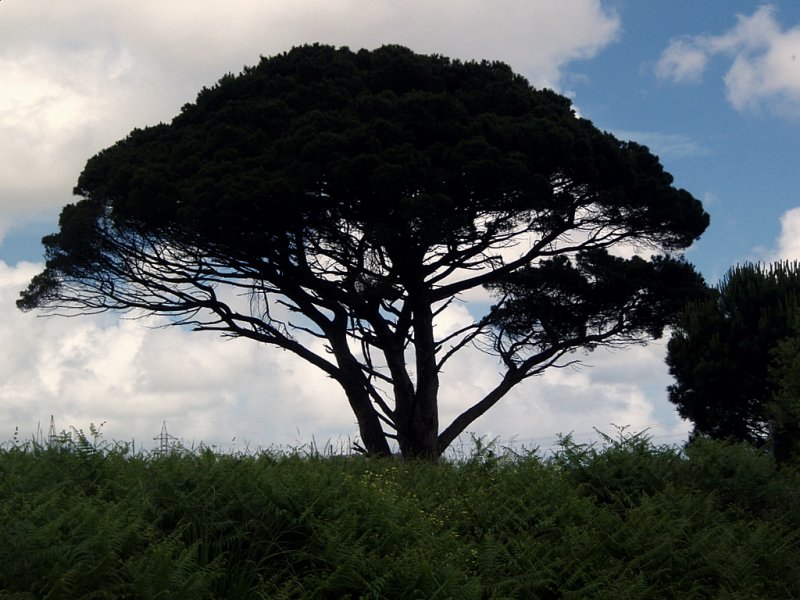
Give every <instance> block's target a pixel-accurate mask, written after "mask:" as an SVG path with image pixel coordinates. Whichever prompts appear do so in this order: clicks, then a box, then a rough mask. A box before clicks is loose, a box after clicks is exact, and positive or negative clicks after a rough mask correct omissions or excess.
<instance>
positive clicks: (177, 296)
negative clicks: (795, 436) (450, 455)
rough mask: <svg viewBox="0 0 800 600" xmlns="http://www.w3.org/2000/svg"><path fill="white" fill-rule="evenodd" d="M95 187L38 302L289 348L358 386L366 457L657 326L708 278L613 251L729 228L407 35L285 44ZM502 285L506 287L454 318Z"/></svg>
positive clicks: (569, 116)
mask: <svg viewBox="0 0 800 600" xmlns="http://www.w3.org/2000/svg"><path fill="white" fill-rule="evenodd" d="M75 193H76V194H77V195H79V196H81V197H82V200H80V201H79V202H78V203H76V204H74V205H70V206H67V207H66V208H64V210H63V212H62V214H61V219H60V231H59V233H57V234H54V235H51V236H48V237H46V238H45V239H44V244H45V246H46V251H47V267H46V269H45V271H44V272H43V273H41V274H40V275H38V276H37V277H36V278H35V279H34V280H33V281H32V282H31V285H30V287H29V288H28V289H27V290H26V291H25V292H23V293H22V297H21V299H20V300H19V306H20V307H21V308H23V309H31V308H34V307H43V308H47V309H49V310H51V311H59V312H68V313H73V314H74V313H76V312H77V313H80V312H92V311H105V310H109V309H111V310H121V311H124V310H131V309H135V310H139V311H143V312H145V313H155V314H165V315H173V316H174V317H175V318H174V322H175V323H176V324H182V325H189V326H192V327H194V328H195V329H197V330H212V331H219V332H222V333H223V334H224V335H228V336H239V337H246V338H250V339H253V340H256V341H259V342H263V343H267V344H272V345H275V346H279V347H281V348H283V349H286V350H290V351H291V352H294V353H295V354H297V355H298V356H299V357H301V358H303V359H305V360H306V361H308V362H309V363H311V364H313V365H314V366H316V367H318V368H320V369H322V370H323V371H324V372H325V373H327V374H328V375H329V376H330V377H332V378H333V379H334V380H336V381H337V382H338V383H339V384H340V385H341V387H342V388H343V390H344V392H345V393H346V396H347V399H348V401H349V403H350V407H351V408H352V410H353V412H354V413H355V416H356V419H357V421H358V424H359V429H360V433H361V439H362V442H363V444H364V446H365V448H366V449H367V450H368V451H370V452H373V453H376V454H387V453H389V451H390V446H389V443H388V440H389V439H396V440H397V442H398V444H399V447H400V451H401V452H402V454H403V456H405V457H424V458H435V457H437V456H439V455H440V454H441V453H442V452H443V451H444V449H445V448H447V446H448V445H449V444H450V443H451V442H452V441H453V440H454V439H455V438H456V436H457V435H458V434H459V433H460V432H462V431H463V430H464V428H465V427H467V426H468V425H469V424H470V423H472V422H473V421H474V420H475V419H476V418H478V417H479V416H481V415H482V414H484V413H485V412H486V411H487V410H488V409H489V408H491V407H492V406H494V405H495V404H496V403H497V402H498V401H499V400H500V399H501V398H502V397H503V396H504V395H505V394H506V393H507V392H508V391H509V390H510V389H511V388H512V387H513V386H515V385H517V384H518V383H520V382H521V381H523V380H524V379H526V378H528V377H531V376H532V375H535V374H537V373H541V372H542V371H543V370H544V369H546V368H547V367H549V366H551V365H556V364H564V362H565V361H566V360H568V359H567V358H565V357H566V355H567V354H569V353H571V352H573V351H575V350H576V349H580V348H584V349H592V348H594V347H596V346H599V345H604V344H626V343H631V342H641V341H643V340H645V339H646V338H647V337H649V336H657V335H659V334H660V333H661V330H662V327H663V326H664V324H665V323H667V322H669V321H670V319H671V318H672V317H673V316H674V315H675V314H676V311H677V309H678V307H680V306H682V304H683V302H684V301H685V299H686V297H687V294H690V293H691V292H692V290H694V289H696V287H697V286H698V285H699V282H700V279H699V277H698V276H697V274H696V273H695V272H694V270H693V269H692V268H691V266H689V265H688V264H686V263H684V262H682V261H681V260H680V259H679V258H675V257H671V256H670V255H669V254H665V255H662V256H660V257H657V258H653V259H651V260H644V259H642V258H638V257H634V258H629V259H624V258H618V257H615V256H612V255H611V254H609V250H610V249H612V248H614V247H619V246H627V245H631V244H632V245H638V247H640V248H650V249H652V250H653V251H654V252H655V253H659V252H661V253H669V252H673V251H677V250H680V249H682V248H685V247H686V246H688V245H689V244H690V243H692V241H694V240H695V239H696V238H697V237H698V236H699V235H700V234H701V233H702V232H703V230H704V229H705V228H706V226H707V224H708V215H707V214H706V213H705V212H704V211H703V209H702V206H701V204H700V202H698V201H697V200H696V199H695V198H693V197H692V196H691V195H690V194H689V193H688V192H686V191H684V190H678V189H675V188H674V187H673V186H672V177H671V176H670V175H669V174H668V173H666V172H665V171H664V170H663V168H662V167H661V165H660V164H659V162H658V159H657V158H656V157H655V156H653V155H652V154H650V152H649V151H648V150H647V148H645V147H643V146H640V145H638V144H635V143H633V142H622V141H619V140H617V139H615V138H614V137H613V136H611V135H609V134H607V133H603V132H601V131H599V130H597V129H596V128H595V127H594V126H593V125H592V124H591V123H590V122H589V121H587V120H584V119H580V118H577V117H576V116H575V114H574V113H573V111H572V110H571V108H570V103H569V101H568V100H567V99H565V98H563V97H561V96H559V95H557V94H555V93H553V92H550V91H536V90H534V89H532V88H531V86H530V85H529V84H528V82H527V81H526V80H525V79H523V78H522V77H520V76H519V75H515V74H514V73H513V72H512V71H511V70H510V69H509V68H508V67H507V66H506V65H504V64H501V63H489V62H480V63H476V62H458V61H452V60H449V59H447V58H444V57H441V56H421V55H417V54H414V53H413V52H411V51H409V50H407V49H405V48H402V47H397V46H387V47H383V48H380V49H378V50H375V51H371V52H370V51H363V50H362V51H360V52H351V51H350V50H348V49H347V48H339V49H336V48H332V47H328V46H318V45H315V46H305V47H300V48H295V49H294V50H292V51H291V52H288V53H286V54H282V55H279V56H275V57H272V58H266V59H263V60H262V61H261V63H260V64H259V65H258V66H256V67H252V68H248V69H246V70H245V71H244V72H243V73H242V74H241V75H239V76H233V75H228V76H226V77H224V78H223V79H222V80H221V81H220V82H219V83H218V84H217V85H216V86H215V87H213V88H212V89H204V90H202V91H201V92H200V94H199V95H198V97H197V101H196V103H194V104H190V105H187V106H184V108H183V110H182V112H181V114H180V115H178V116H177V117H176V118H175V119H174V120H173V121H172V122H171V124H162V125H158V126H155V127H149V128H147V129H144V130H135V131H133V132H132V133H131V134H130V135H129V136H128V137H127V138H125V139H124V140H122V141H120V142H119V143H117V144H116V145H114V146H113V147H111V148H109V149H107V150H104V151H102V152H100V153H99V154H98V155H97V156H95V157H93V158H92V159H91V160H89V162H88V163H87V165H86V168H85V170H84V171H83V173H82V174H81V176H80V179H79V181H78V185H77V187H76V189H75ZM484 286H485V287H488V288H489V289H490V290H491V291H492V292H494V294H495V303H494V304H493V305H490V303H488V302H484V303H478V304H475V305H474V306H473V307H472V308H473V309H474V314H475V320H474V322H473V323H471V324H470V325H468V326H466V327H464V328H462V329H461V330H459V331H450V332H440V331H439V330H437V328H436V327H435V323H436V320H437V317H438V316H439V315H440V314H441V313H442V311H444V310H445V309H446V308H447V307H448V306H449V305H450V304H451V303H452V302H453V301H454V300H456V299H458V298H459V297H461V296H462V295H463V294H465V293H466V292H468V291H470V290H474V289H476V288H477V289H481V288H482V287H484ZM226 288H227V289H232V290H234V291H236V290H239V291H240V292H243V293H244V294H245V295H246V296H247V297H249V300H250V302H249V304H247V305H246V306H242V305H241V302H239V303H237V302H236V301H232V300H231V297H232V295H230V294H229V295H226V293H225V290H226ZM479 311H482V313H481V314H478V312H479ZM301 334H302V335H310V336H313V337H314V338H317V339H319V340H322V341H324V344H325V350H324V351H320V350H319V349H316V348H315V346H316V345H314V344H308V343H303V341H302V336H301ZM299 336H300V337H299ZM471 345H477V346H478V347H480V348H481V349H484V350H488V351H490V352H493V353H495V354H496V355H497V356H498V358H499V362H500V364H501V365H502V370H501V375H500V377H499V379H498V381H497V382H495V384H493V387H491V389H487V390H486V393H485V395H484V396H483V397H480V398H474V399H472V400H471V406H470V407H469V408H468V409H467V410H466V411H465V412H464V413H463V414H461V415H460V416H459V417H458V418H456V419H455V421H454V422H452V423H450V424H448V425H447V426H446V427H444V428H440V425H439V414H438V412H439V411H438V404H437V402H438V394H439V373H440V371H441V370H442V368H443V366H444V365H445V364H446V363H447V361H449V360H451V359H452V358H453V357H454V356H455V355H456V354H457V353H458V352H459V351H460V350H463V349H464V348H466V347H468V346H471Z"/></svg>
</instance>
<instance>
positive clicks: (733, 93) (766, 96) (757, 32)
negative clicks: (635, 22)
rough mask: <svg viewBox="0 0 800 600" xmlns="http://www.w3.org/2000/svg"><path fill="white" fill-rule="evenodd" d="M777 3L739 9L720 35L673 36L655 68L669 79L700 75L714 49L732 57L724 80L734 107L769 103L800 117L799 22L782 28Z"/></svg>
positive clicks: (770, 107)
mask: <svg viewBox="0 0 800 600" xmlns="http://www.w3.org/2000/svg"><path fill="white" fill-rule="evenodd" d="M777 17H778V13H777V9H776V8H775V6H773V5H764V6H761V7H760V8H759V9H758V10H756V11H755V12H754V13H753V14H752V15H750V16H746V15H738V16H737V23H736V25H735V26H734V27H733V28H731V29H730V30H729V31H727V32H725V33H723V34H720V35H716V36H715V35H700V36H693V37H684V38H680V39H676V40H673V41H672V43H671V44H670V45H669V46H668V47H667V49H666V50H665V51H664V52H663V54H662V55H661V58H660V60H659V61H658V64H657V65H656V74H657V75H658V76H659V77H660V78H662V79H667V80H670V81H673V82H696V81H700V80H701V78H702V75H703V72H704V71H705V69H706V67H707V66H708V64H709V61H710V59H711V58H712V57H713V56H715V55H720V54H721V55H725V56H729V57H731V58H732V59H733V62H732V64H731V66H730V68H729V69H728V71H727V72H726V74H725V77H724V81H725V87H726V93H727V98H728V101H729V102H730V103H731V104H732V105H733V106H734V108H736V109H737V110H756V111H757V110H761V109H768V110H771V111H774V112H775V113H778V114H782V115H788V116H792V117H800V108H798V106H799V105H800V26H795V27H792V28H790V29H785V30H784V29H783V28H782V27H781V24H780V23H779V22H778V18H777Z"/></svg>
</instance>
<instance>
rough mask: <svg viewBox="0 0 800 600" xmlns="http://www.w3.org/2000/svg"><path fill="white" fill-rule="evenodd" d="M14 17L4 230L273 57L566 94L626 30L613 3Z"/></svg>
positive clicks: (2, 183)
mask: <svg viewBox="0 0 800 600" xmlns="http://www.w3.org/2000/svg"><path fill="white" fill-rule="evenodd" d="M0 12H1V13H2V14H1V15H0V38H2V39H3V41H4V44H3V47H2V48H0V89H2V90H3V94H2V97H0V139H2V140H3V144H2V145H0V219H3V218H20V217H24V216H25V214H26V213H31V212H34V213H35V212H37V211H42V210H44V209H47V208H50V209H51V211H52V210H54V209H56V208H58V207H60V206H63V205H64V204H66V203H67V202H68V201H70V191H71V189H72V187H73V185H74V183H75V180H76V179H77V176H78V174H79V173H80V170H81V168H82V166H83V164H84V162H85V161H86V159H87V158H89V157H90V156H91V155H93V154H94V153H96V152H97V151H99V150H100V149H102V148H103V147H106V146H108V145H110V144H112V143H113V142H114V141H115V140H117V139H119V138H121V137H123V136H124V135H125V134H126V133H127V132H128V131H130V130H131V129H133V128H134V127H137V126H138V127H142V126H146V125H151V124H154V123H157V122H158V121H161V120H168V119H170V118H171V117H172V116H173V115H175V114H176V113H177V112H178V110H179V108H180V106H181V105H182V104H184V103H186V102H189V101H191V100H193V98H194V96H195V94H196V93H197V91H198V90H199V89H200V88H201V87H202V86H204V85H211V84H213V83H214V82H215V81H216V80H217V79H218V78H219V77H220V76H222V75H223V74H224V73H226V72H238V71H240V70H241V69H242V67H243V66H244V65H248V64H253V63H255V62H257V61H258V58H259V56H260V55H272V54H275V53H278V52H282V51H285V50H288V49H289V48H290V47H292V46H294V45H298V44H303V43H310V42H324V43H332V44H336V45H348V46H351V47H353V48H360V47H367V48H373V47H376V46H379V45H381V44H385V43H400V44H406V45H408V46H410V47H412V48H413V49H415V50H417V51H420V52H438V53H442V54H447V55H450V56H454V57H459V58H464V59H481V58H487V59H500V60H504V61H506V62H509V63H511V64H512V66H513V67H514V68H515V69H517V70H518V71H520V72H522V73H525V74H526V75H527V76H528V77H529V78H530V79H531V81H532V82H533V83H534V84H536V85H540V86H551V87H556V88H557V87H558V86H559V83H560V79H561V73H562V70H563V69H564V66H565V65H566V64H567V63H569V62H570V61H572V60H575V59H581V58H589V57H591V56H593V55H594V54H595V53H596V52H598V51H599V50H600V49H601V48H603V47H604V46H605V45H607V44H608V43H609V42H610V41H612V40H613V39H615V37H616V35H617V34H618V32H619V29H620V23H619V19H618V18H617V16H616V15H615V14H613V13H611V12H610V11H608V10H606V9H605V8H604V7H603V5H602V3H601V0H575V1H574V2H570V3H568V4H567V5H564V3H562V2H560V1H558V0H536V1H529V2H520V1H518V0H500V1H498V2H493V3H491V4H489V3H486V2H482V1H479V0H459V1H458V2H456V1H455V0H436V1H430V0H410V1H408V2H403V3H397V2H392V1H390V0H374V1H371V2H360V1H357V0H334V1H330V2H320V1H319V0H296V1H293V2H283V1H280V2H279V1H277V0H270V1H266V2H263V1H259V2H256V1H254V0H235V1H233V2H227V3H219V2H218V3H203V4H202V6H199V5H198V4H197V2H193V1H190V0H176V1H175V2H170V3H163V2H155V1H153V0H144V1H142V2H104V1H102V0H73V1H71V2H60V3H56V4H53V3H52V2H47V1H46V0H26V1H25V2H8V3H4V4H3V6H2V10H0ZM499 31H502V32H503V34H502V35H498V34H497V32H499Z"/></svg>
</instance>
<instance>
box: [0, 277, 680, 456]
mask: <svg viewBox="0 0 800 600" xmlns="http://www.w3.org/2000/svg"><path fill="white" fill-rule="evenodd" d="M41 267H42V265H40V264H31V263H20V264H18V265H17V266H16V267H9V266H6V265H5V264H4V263H2V262H0V339H3V340H6V341H7V342H6V343H4V344H3V345H2V346H0V423H2V424H3V425H4V427H5V430H3V431H0V442H2V441H5V440H8V439H10V437H11V435H12V434H13V429H14V427H15V426H19V428H20V432H21V434H22V436H23V437H27V436H29V435H31V434H33V433H34V432H35V431H36V427H37V423H38V424H40V425H41V426H42V427H44V428H46V425H47V423H48V422H49V417H50V415H54V416H55V419H56V425H57V427H58V428H59V429H62V428H67V427H69V426H76V427H80V428H84V429H86V428H87V427H88V425H89V423H92V422H93V423H95V424H97V423H100V422H104V421H105V422H106V425H105V427H104V432H105V434H106V436H107V437H108V438H110V439H118V440H130V439H135V440H136V443H137V446H138V447H142V446H144V447H146V448H152V447H154V445H155V442H153V440H152V438H153V437H154V436H156V435H157V434H158V433H159V430H160V427H161V422H162V421H163V420H166V422H167V425H168V428H169V431H170V433H172V434H174V435H178V436H180V437H182V438H183V439H184V440H185V441H186V442H187V443H192V442H195V443H199V442H200V441H201V440H202V441H205V442H206V443H209V444H216V445H217V446H219V447H221V448H223V449H225V450H229V449H231V448H233V447H234V444H233V442H231V440H232V439H233V438H236V443H235V444H236V445H235V447H236V448H237V449H242V448H243V445H244V444H245V443H246V442H249V444H250V447H251V448H255V447H258V446H263V447H267V446H271V445H284V446H285V445H293V444H294V445H296V444H299V443H309V442H311V440H312V438H313V439H315V440H316V442H317V443H319V444H322V443H324V442H326V441H327V440H332V441H333V443H334V444H338V443H339V441H340V440H341V441H342V442H341V443H342V444H344V443H346V440H347V438H348V436H355V435H356V432H357V427H356V425H355V418H354V417H353V415H352V413H351V412H350V409H349V406H348V405H347V401H346V399H345V397H344V394H343V393H342V392H341V390H340V389H339V387H338V386H337V385H336V384H335V383H334V382H333V381H332V380H331V379H329V378H327V377H326V376H325V375H324V374H323V373H322V372H321V371H319V370H317V369H315V368H312V367H310V366H308V365H307V364H306V363H304V362H303V361H301V360H300V359H298V358H296V357H294V356H293V355H292V354H290V353H288V352H283V351H280V350H278V349H276V348H272V347H267V346H264V345H261V344H257V343H254V342H251V341H249V340H223V339H221V338H219V337H216V336H215V335H213V334H210V333H194V332H189V331H185V330H182V329H178V328H155V329H154V328H149V327H146V326H145V325H147V324H148V323H149V324H151V325H155V324H157V322H156V321H149V322H148V321H131V320H118V319H117V318H116V316H114V315H103V316H99V317H75V318H69V319H68V318H60V317H53V318H41V317H37V316H35V315H34V314H23V313H20V312H19V311H17V310H16V309H15V307H14V306H13V302H14V300H15V299H16V298H17V296H18V294H19V290H21V289H22V288H24V287H25V285H26V284H27V283H28V281H29V280H30V278H31V277H32V276H33V275H34V274H35V273H37V272H38V271H39V270H40V269H41ZM469 318H470V317H469V315H468V314H467V313H466V311H465V310H464V308H463V306H461V305H454V306H453V307H452V308H451V309H448V311H447V312H446V314H443V315H442V318H441V319H440V325H441V326H442V328H443V329H445V328H448V329H449V328H453V327H456V326H459V325H463V324H464V323H466V322H467V321H468V320H469ZM8 340H13V343H8ZM663 352H664V348H663V344H653V345H650V346H647V347H634V348H631V349H630V350H627V351H617V352H614V353H610V352H605V351H602V350H601V351H597V352H595V353H594V354H592V355H590V356H589V357H588V358H587V363H589V364H591V365H592V366H591V367H589V366H587V367H585V368H583V369H581V370H579V371H576V370H574V369H563V370H551V371H549V372H547V373H546V374H545V375H543V376H541V377H536V378H533V379H531V380H529V381H528V382H526V383H525V384H523V385H521V386H519V387H518V388H515V389H514V390H513V391H512V392H511V393H510V394H509V395H508V397H507V398H505V399H504V400H502V401H501V402H500V403H499V404H498V405H497V406H495V407H494V408H493V409H491V410H490V411H489V412H488V413H487V414H486V415H484V416H483V417H481V418H480V419H478V420H477V421H476V422H475V423H474V424H473V425H472V426H471V427H470V428H469V431H471V432H475V433H476V434H477V435H487V436H489V437H494V436H500V438H501V439H502V440H503V441H505V442H510V441H512V440H516V442H517V443H524V444H527V445H528V446H531V445H542V446H543V447H549V446H551V445H553V444H554V443H555V435H556V434H557V433H559V432H562V433H568V432H570V431H574V432H576V434H577V436H578V438H579V439H588V438H592V437H595V436H594V431H593V427H597V428H599V429H601V430H603V431H609V430H610V429H611V427H610V424H611V423H614V424H617V425H630V426H631V427H632V429H633V430H641V429H644V428H645V427H648V426H651V425H653V424H657V425H658V426H659V427H660V429H657V433H658V436H659V438H658V441H663V442H675V441H678V440H680V439H681V438H682V437H684V434H685V431H686V426H685V425H683V424H682V423H680V422H679V421H678V420H677V417H676V416H675V414H674V411H672V409H671V408H670V407H669V406H667V405H666V402H665V400H664V388H665V387H666V385H667V383H668V375H667V374H666V367H665V365H664V362H663ZM499 370H500V369H499V365H498V363H497V360H496V359H495V358H493V357H491V356H488V355H486V354H484V353H482V352H479V351H477V350H468V351H465V352H463V353H461V354H460V355H459V356H458V357H457V358H455V359H453V360H451V361H450V362H448V363H447V365H446V367H445V370H444V372H443V373H442V378H441V399H440V408H441V421H440V422H441V426H442V427H444V426H446V425H447V424H449V423H450V421H451V420H452V419H453V418H455V416H457V414H458V413H460V412H461V411H463V410H464V409H465V408H467V407H468V406H469V405H471V404H472V403H474V402H475V401H477V400H478V399H479V398H480V397H481V396H482V395H483V394H485V393H486V391H487V390H488V389H489V386H490V385H491V384H492V383H494V382H496V381H497V380H498V378H499Z"/></svg>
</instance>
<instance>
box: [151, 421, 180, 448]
mask: <svg viewBox="0 0 800 600" xmlns="http://www.w3.org/2000/svg"><path fill="white" fill-rule="evenodd" d="M153 439H154V440H157V441H158V450H157V452H158V453H159V454H161V456H166V455H167V454H169V442H170V440H177V439H178V438H177V437H175V436H174V435H170V434H169V433H167V422H166V421H164V422H163V423H162V424H161V433H159V434H158V435H157V436H155V437H154V438H153Z"/></svg>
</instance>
